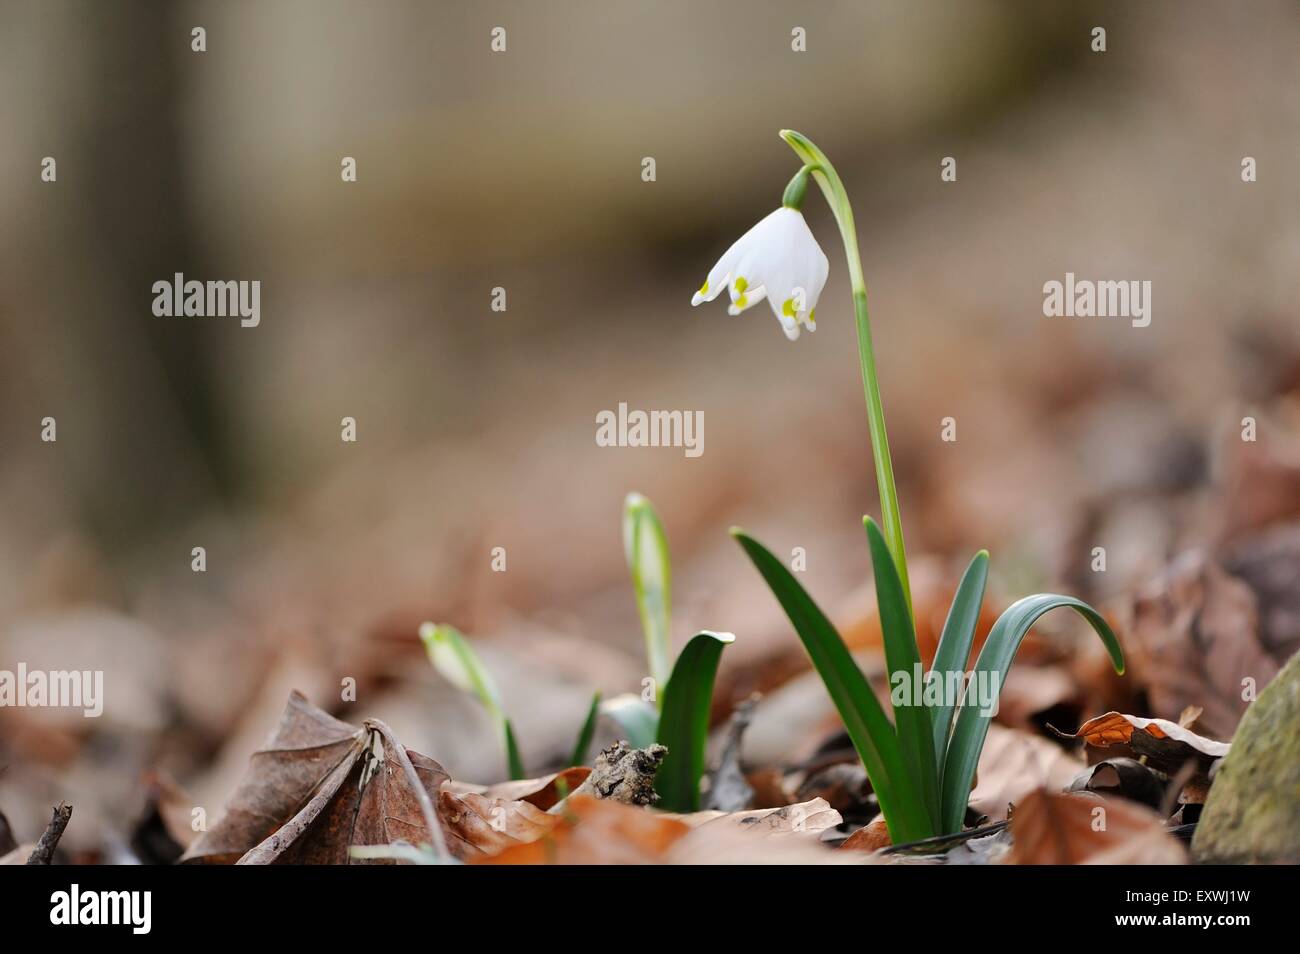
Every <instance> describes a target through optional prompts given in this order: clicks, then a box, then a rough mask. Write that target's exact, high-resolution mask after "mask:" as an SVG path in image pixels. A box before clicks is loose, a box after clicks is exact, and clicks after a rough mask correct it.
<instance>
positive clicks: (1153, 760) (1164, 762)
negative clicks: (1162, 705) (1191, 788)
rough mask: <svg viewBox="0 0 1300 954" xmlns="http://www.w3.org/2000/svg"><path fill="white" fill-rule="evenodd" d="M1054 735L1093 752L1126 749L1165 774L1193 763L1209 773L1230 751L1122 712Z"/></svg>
mask: <svg viewBox="0 0 1300 954" xmlns="http://www.w3.org/2000/svg"><path fill="white" fill-rule="evenodd" d="M1052 731H1054V732H1056V734H1057V735H1059V736H1060V737H1061V738H1063V739H1082V740H1083V741H1084V742H1085V743H1086V744H1088V745H1090V746H1092V747H1094V748H1111V747H1115V746H1121V747H1124V748H1127V749H1129V750H1131V751H1132V752H1133V753H1134V754H1135V755H1136V756H1145V757H1146V759H1147V762H1148V764H1150V765H1152V766H1154V767H1155V768H1158V769H1160V770H1161V771H1162V772H1165V773H1166V774H1172V773H1174V772H1177V771H1178V770H1179V769H1180V768H1182V767H1183V765H1184V764H1186V763H1187V762H1188V761H1189V760H1193V759H1194V760H1196V761H1197V762H1198V763H1199V764H1200V765H1201V766H1202V768H1203V770H1204V771H1208V769H1209V766H1210V765H1211V763H1213V762H1214V760H1215V759H1220V758H1223V757H1224V756H1225V755H1227V754H1228V750H1229V749H1230V748H1231V745H1230V744H1229V743H1227V742H1216V741H1215V740H1214V739H1207V738H1205V737H1204V736H1200V735H1197V734H1196V733H1195V732H1193V731H1192V730H1191V729H1185V728H1183V727H1182V726H1180V725H1178V724H1177V723H1174V722H1170V721H1168V720H1167V719H1142V718H1139V717H1138V716H1131V715H1124V714H1122V713H1119V712H1107V713H1105V714H1103V715H1099V716H1097V717H1096V718H1095V719H1089V720H1088V721H1087V722H1085V723H1084V724H1083V725H1081V726H1079V729H1078V731H1077V732H1074V733H1068V732H1061V731H1060V730H1059V729H1053V730H1052Z"/></svg>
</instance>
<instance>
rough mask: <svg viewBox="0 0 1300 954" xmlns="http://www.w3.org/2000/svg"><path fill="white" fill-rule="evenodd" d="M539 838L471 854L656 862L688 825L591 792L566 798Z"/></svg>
mask: <svg viewBox="0 0 1300 954" xmlns="http://www.w3.org/2000/svg"><path fill="white" fill-rule="evenodd" d="M552 817H553V818H555V820H556V822H557V824H556V826H555V828H554V829H552V830H551V832H550V833H549V834H547V835H546V836H545V837H543V838H539V839H538V840H536V841H533V842H529V843H527V844H518V845H514V846H512V847H510V848H506V849H505V850H504V851H502V852H501V853H500V854H497V855H488V856H484V857H482V858H477V859H475V863H476V864H488V865H541V864H555V865H615V864H659V863H662V862H663V861H664V857H665V854H666V852H667V851H668V848H669V847H670V846H671V845H672V844H673V843H674V842H675V841H677V840H678V839H679V838H682V837H683V836H685V835H686V834H687V833H688V832H689V831H690V830H691V829H690V828H689V827H688V826H687V825H685V824H683V823H682V822H681V821H679V820H677V819H675V818H669V817H666V816H665V815H663V814H661V813H659V812H653V811H647V810H646V809H644V808H638V807H633V806H631V805H624V804H622V803H621V802H616V801H614V800H612V799H597V798H593V797H592V796H590V795H574V796H572V797H571V798H569V799H568V800H567V801H566V802H565V804H564V808H563V810H562V812H561V813H560V814H558V815H555V816H552Z"/></svg>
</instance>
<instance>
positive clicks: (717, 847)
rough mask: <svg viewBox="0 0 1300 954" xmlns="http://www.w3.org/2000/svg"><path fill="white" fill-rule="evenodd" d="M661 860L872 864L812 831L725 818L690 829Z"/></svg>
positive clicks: (686, 862) (866, 858)
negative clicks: (842, 850)
mask: <svg viewBox="0 0 1300 954" xmlns="http://www.w3.org/2000/svg"><path fill="white" fill-rule="evenodd" d="M664 860H665V861H666V862H667V863H668V864H672V865H699V864H702V865H743V864H751V865H753V864H761V865H773V864H797V865H835V864H867V863H872V859H870V858H869V856H867V855H865V854H862V853H859V852H839V851H835V850H833V849H832V848H830V847H829V846H828V845H825V844H823V843H822V841H821V839H820V838H819V837H817V835H816V834H815V833H807V834H802V835H801V834H800V833H798V832H789V831H783V830H780V829H777V830H769V829H765V828H763V827H762V826H761V825H760V826H753V825H744V824H739V825H738V824H734V823H730V822H728V821H727V820H726V819H718V820H717V821H713V822H709V823H707V824H704V825H700V826H699V827H697V828H693V829H692V830H691V833H690V834H689V835H687V836H686V837H684V838H681V839H679V840H677V841H676V842H674V843H673V845H672V846H671V847H670V848H669V849H668V853H667V855H666V856H665V858H664Z"/></svg>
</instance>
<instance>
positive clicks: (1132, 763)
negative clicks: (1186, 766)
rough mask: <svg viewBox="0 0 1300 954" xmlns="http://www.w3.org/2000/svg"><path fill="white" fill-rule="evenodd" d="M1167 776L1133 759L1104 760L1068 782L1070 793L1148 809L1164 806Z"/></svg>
mask: <svg viewBox="0 0 1300 954" xmlns="http://www.w3.org/2000/svg"><path fill="white" fill-rule="evenodd" d="M1168 785H1169V777H1168V776H1167V775H1165V774H1164V773H1163V772H1157V771H1156V770H1155V769H1153V768H1151V767H1150V766H1148V765H1143V764H1142V763H1141V762H1139V761H1137V760H1136V759H1127V758H1118V759H1107V760H1106V761H1104V762H1098V763H1097V764H1096V765H1090V766H1088V768H1086V769H1084V770H1083V771H1082V772H1080V773H1079V775H1078V777H1077V778H1075V780H1074V781H1073V782H1071V783H1070V787H1069V791H1071V792H1095V793H1096V794H1098V795H1102V796H1108V795H1118V796H1121V797H1123V798H1127V799H1129V800H1131V801H1134V802H1140V803H1141V804H1143V805H1146V806H1147V807H1148V808H1151V809H1158V808H1160V806H1161V805H1162V804H1163V803H1164V800H1165V789H1166V788H1167V787H1168Z"/></svg>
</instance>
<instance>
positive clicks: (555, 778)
mask: <svg viewBox="0 0 1300 954" xmlns="http://www.w3.org/2000/svg"><path fill="white" fill-rule="evenodd" d="M590 774H591V769H590V768H588V767H587V766H585V765H575V766H574V767H573V768H567V769H565V770H564V771H562V772H556V773H554V774H552V775H543V776H542V777H541V778H523V779H519V780H517V781H513V782H501V783H500V784H499V785H474V784H472V783H469V782H459V781H454V780H453V781H450V782H448V783H447V786H446V787H447V789H449V790H450V791H452V792H454V793H456V794H458V795H468V794H470V793H473V794H475V795H486V796H487V797H488V798H494V799H500V800H501V801H505V802H528V803H529V804H530V805H533V806H536V807H537V808H540V809H541V810H542V811H547V810H548V809H550V808H551V807H552V806H554V805H555V803H556V802H558V801H560V800H561V799H564V798H568V797H569V796H570V795H572V794H574V793H575V792H576V791H577V790H578V787H579V786H580V785H582V783H583V782H585V781H586V780H587V776H589V775H590Z"/></svg>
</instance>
